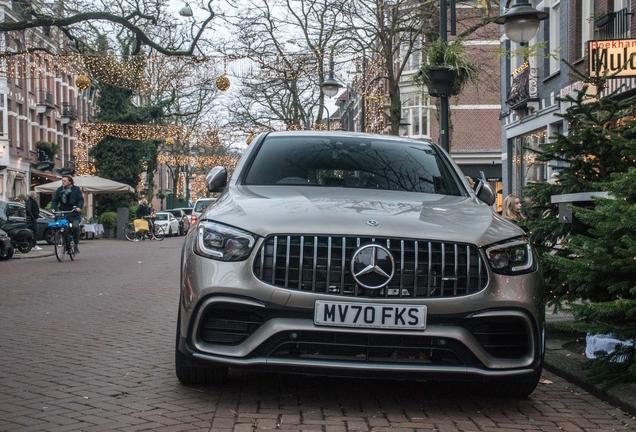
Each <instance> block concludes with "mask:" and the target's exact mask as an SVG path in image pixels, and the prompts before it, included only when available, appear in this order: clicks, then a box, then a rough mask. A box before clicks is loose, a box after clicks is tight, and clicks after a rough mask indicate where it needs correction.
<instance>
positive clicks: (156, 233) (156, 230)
mask: <svg viewBox="0 0 636 432" xmlns="http://www.w3.org/2000/svg"><path fill="white" fill-rule="evenodd" d="M165 236H166V232H165V231H164V230H163V227H162V226H160V225H155V226H154V227H153V228H152V238H153V239H155V240H157V241H161V240H163V239H164V237H165Z"/></svg>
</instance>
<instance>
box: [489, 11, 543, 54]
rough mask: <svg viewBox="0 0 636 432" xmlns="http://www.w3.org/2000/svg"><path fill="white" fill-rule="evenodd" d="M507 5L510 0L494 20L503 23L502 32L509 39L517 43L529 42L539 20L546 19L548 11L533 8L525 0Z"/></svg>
mask: <svg viewBox="0 0 636 432" xmlns="http://www.w3.org/2000/svg"><path fill="white" fill-rule="evenodd" d="M509 5H510V0H508V2H507V3H506V9H507V11H506V12H504V13H503V15H501V16H499V17H498V18H497V19H495V22H496V23H497V24H503V26H504V33H506V36H508V39H510V40H511V41H513V42H517V43H519V44H524V43H526V42H529V41H530V40H532V38H533V37H535V36H536V34H537V32H538V31H539V22H540V21H543V20H544V19H546V18H547V17H548V13H547V12H542V11H540V10H537V9H535V8H533V7H532V5H531V4H530V3H529V2H528V1H526V0H516V3H515V4H514V5H513V6H512V7H511V8H509Z"/></svg>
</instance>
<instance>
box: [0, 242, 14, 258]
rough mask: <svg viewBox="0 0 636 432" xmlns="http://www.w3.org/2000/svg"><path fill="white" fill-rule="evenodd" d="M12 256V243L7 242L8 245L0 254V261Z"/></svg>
mask: <svg viewBox="0 0 636 432" xmlns="http://www.w3.org/2000/svg"><path fill="white" fill-rule="evenodd" d="M11 257H13V245H12V244H9V247H8V248H7V250H6V251H4V253H3V254H2V255H0V261H8V260H10V259H11Z"/></svg>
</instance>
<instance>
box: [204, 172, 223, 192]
mask: <svg viewBox="0 0 636 432" xmlns="http://www.w3.org/2000/svg"><path fill="white" fill-rule="evenodd" d="M226 184H227V171H226V170H225V168H224V167H222V166H216V167H214V168H212V169H211V170H210V172H209V173H208V175H207V176H206V177H205V185H206V186H207V187H208V190H209V191H210V192H222V191H223V189H225V185H226Z"/></svg>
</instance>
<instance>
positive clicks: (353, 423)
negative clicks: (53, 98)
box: [0, 237, 636, 432]
mask: <svg viewBox="0 0 636 432" xmlns="http://www.w3.org/2000/svg"><path fill="white" fill-rule="evenodd" d="M181 245H182V238H179V237H176V238H168V239H166V240H165V241H163V242H151V241H145V242H139V243H132V242H125V241H117V240H90V241H84V242H82V243H81V244H80V250H81V253H80V254H79V255H78V256H77V260H76V261H73V262H71V261H64V262H62V263H60V262H58V261H57V260H56V259H55V257H54V256H48V257H42V258H38V259H20V260H17V259H12V260H10V261H6V262H2V263H0V316H1V317H2V321H1V322H2V325H1V326H0V430H1V431H22V432H29V431H87V432H89V431H90V432H94V431H108V430H116V431H166V432H167V431H233V432H248V431H258V430H271V429H277V430H289V431H299V430H307V431H314V430H315V431H324V432H344V431H350V432H351V431H389V430H390V431H394V432H395V431H440V432H448V431H568V432H575V431H614V430H615V431H628V430H636V420H634V419H633V418H632V417H631V416H628V415H626V414H625V413H623V412H622V411H620V410H618V409H616V408H614V407H613V406H611V405H609V404H607V403H605V402H603V401H601V400H599V399H597V398H596V397H594V396H592V395H590V394H588V393H587V392H585V391H583V390H581V389H579V388H578V387H576V386H574V385H572V384H569V383H568V382H567V381H564V380H563V379H561V378H559V377H557V376H555V375H553V374H551V373H548V372H544V376H543V380H542V383H541V384H539V387H538V389H537V390H536V391H535V392H534V393H533V395H532V396H531V397H529V398H526V399H521V400H502V399H496V398H489V397H486V396H484V395H483V394H480V392H479V390H475V388H473V389H472V390H470V389H468V388H466V386H462V385H459V384H455V385H451V384H448V383H444V384H440V383H417V382H392V381H373V380H351V379H336V378H321V377H306V376H293V375H277V374H258V373H252V372H248V373H243V372H240V371H232V375H231V381H230V383H229V384H227V385H225V386H223V387H218V388H217V387H185V386H183V385H181V384H180V383H179V382H178V381H177V379H176V377H175V374H174V370H173V356H174V338H175V320H176V314H177V302H178V285H179V260H180V251H181ZM43 247H44V248H45V249H51V248H52V246H49V245H44V246H43Z"/></svg>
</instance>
